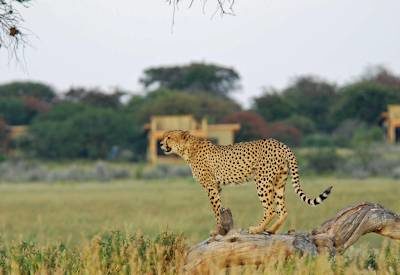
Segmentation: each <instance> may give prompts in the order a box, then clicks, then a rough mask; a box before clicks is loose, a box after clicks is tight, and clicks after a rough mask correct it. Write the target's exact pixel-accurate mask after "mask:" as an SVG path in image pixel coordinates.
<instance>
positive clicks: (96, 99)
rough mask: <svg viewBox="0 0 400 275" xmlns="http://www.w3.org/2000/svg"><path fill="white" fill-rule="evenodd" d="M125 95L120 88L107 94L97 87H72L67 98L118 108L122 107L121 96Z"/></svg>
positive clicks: (73, 100) (98, 105)
mask: <svg viewBox="0 0 400 275" xmlns="http://www.w3.org/2000/svg"><path fill="white" fill-rule="evenodd" d="M123 95H125V93H124V92H122V91H119V90H115V91H114V92H113V93H112V94H107V93H104V92H103V91H100V90H96V89H89V90H87V89H85V88H71V89H69V90H68V91H67V92H66V94H65V99H66V100H67V101H72V102H80V103H83V104H88V105H92V106H97V107H109V108H118V107H121V97H122V96H123Z"/></svg>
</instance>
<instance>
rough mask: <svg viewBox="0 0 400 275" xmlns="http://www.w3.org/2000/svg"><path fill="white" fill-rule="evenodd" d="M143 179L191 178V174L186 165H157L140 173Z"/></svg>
mask: <svg viewBox="0 0 400 275" xmlns="http://www.w3.org/2000/svg"><path fill="white" fill-rule="evenodd" d="M140 176H141V178H143V179H146V180H147V179H163V178H181V177H191V176H192V172H191V170H190V168H189V167H188V166H187V165H168V164H159V165H156V166H151V167H148V168H147V169H144V170H143V171H142V172H141V175H140Z"/></svg>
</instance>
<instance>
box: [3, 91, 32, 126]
mask: <svg viewBox="0 0 400 275" xmlns="http://www.w3.org/2000/svg"><path fill="white" fill-rule="evenodd" d="M34 115H35V113H34V112H32V111H31V110H29V109H27V108H26V106H25V103H24V100H23V99H21V98H15V97H0V116H1V117H3V118H4V119H5V121H6V122H7V124H9V125H24V124H28V123H29V122H30V121H31V120H32V118H33V117H34Z"/></svg>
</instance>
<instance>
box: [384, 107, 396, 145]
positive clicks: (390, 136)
mask: <svg viewBox="0 0 400 275" xmlns="http://www.w3.org/2000/svg"><path fill="white" fill-rule="evenodd" d="M382 118H383V125H384V127H385V128H386V140H387V142H388V143H392V144H393V143H396V142H400V105H388V110H387V112H384V113H382Z"/></svg>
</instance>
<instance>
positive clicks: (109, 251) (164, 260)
mask: <svg viewBox="0 0 400 275" xmlns="http://www.w3.org/2000/svg"><path fill="white" fill-rule="evenodd" d="M188 249H189V247H188V245H187V243H186V241H185V239H184V238H183V237H182V236H181V235H175V234H172V233H168V232H163V233H160V234H159V235H157V236H156V237H154V238H153V239H149V238H147V237H145V236H143V235H141V234H135V235H127V234H124V233H122V232H120V231H111V232H106V233H103V234H101V235H98V236H96V237H94V238H93V239H92V240H91V241H88V242H85V243H83V244H81V245H80V246H78V247H68V246H65V245H63V244H58V245H51V246H38V245H37V244H35V243H32V242H20V243H17V244H13V245H10V246H4V245H3V244H1V247H0V272H1V273H2V274H181V273H182V272H184V271H185V270H184V264H185V257H186V255H187V253H188ZM356 252H357V253H356ZM261 262H262V263H261V264H258V265H250V266H234V267H228V268H226V269H225V271H223V273H222V271H221V270H218V269H217V268H216V267H215V265H213V262H209V263H206V264H205V265H204V266H203V268H202V269H199V270H197V271H198V272H199V274H204V272H206V271H207V272H211V273H212V274H216V273H220V274H224V273H225V274H226V273H227V272H228V273H229V274H358V273H360V274H376V273H378V274H399V272H400V246H399V245H396V244H394V243H391V244H390V243H389V244H386V245H384V246H383V247H382V249H380V250H357V251H356V250H352V251H350V252H349V253H346V254H344V255H337V256H335V257H330V256H328V255H319V256H314V257H313V256H309V255H303V256H300V255H292V256H287V255H284V254H280V253H278V254H276V255H271V256H269V257H268V258H266V259H263V260H262V261H261Z"/></svg>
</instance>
